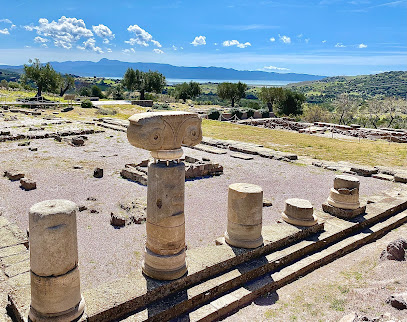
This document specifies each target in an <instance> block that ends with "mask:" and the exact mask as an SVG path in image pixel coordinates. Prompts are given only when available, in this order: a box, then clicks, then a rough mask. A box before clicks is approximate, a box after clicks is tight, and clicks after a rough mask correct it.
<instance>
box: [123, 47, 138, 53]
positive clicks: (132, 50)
mask: <svg viewBox="0 0 407 322" xmlns="http://www.w3.org/2000/svg"><path fill="white" fill-rule="evenodd" d="M122 52H123V53H125V54H130V53H133V54H135V53H136V51H135V50H134V48H130V49H124V50H122Z"/></svg>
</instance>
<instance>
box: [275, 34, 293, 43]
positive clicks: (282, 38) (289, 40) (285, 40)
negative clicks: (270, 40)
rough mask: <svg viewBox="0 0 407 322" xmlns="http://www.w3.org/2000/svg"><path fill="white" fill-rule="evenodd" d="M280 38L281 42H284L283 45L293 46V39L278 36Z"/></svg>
mask: <svg viewBox="0 0 407 322" xmlns="http://www.w3.org/2000/svg"><path fill="white" fill-rule="evenodd" d="M278 37H280V40H281V41H282V42H283V43H285V44H291V38H290V37H287V36H284V35H283V36H281V35H278Z"/></svg>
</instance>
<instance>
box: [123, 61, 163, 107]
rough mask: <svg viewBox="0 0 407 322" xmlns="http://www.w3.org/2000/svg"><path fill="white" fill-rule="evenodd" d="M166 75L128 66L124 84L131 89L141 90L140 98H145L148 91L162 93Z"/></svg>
mask: <svg viewBox="0 0 407 322" xmlns="http://www.w3.org/2000/svg"><path fill="white" fill-rule="evenodd" d="M165 84H166V82H165V76H164V75H163V74H161V73H159V72H153V71H151V70H150V71H148V72H142V71H140V70H138V69H136V70H134V69H133V68H128V69H127V71H126V73H125V74H124V76H123V85H124V86H125V87H126V88H127V89H128V90H129V91H134V90H137V91H139V92H140V99H141V100H144V99H145V93H146V92H154V93H160V92H162V90H163V89H164V86H165Z"/></svg>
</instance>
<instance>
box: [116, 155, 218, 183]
mask: <svg viewBox="0 0 407 322" xmlns="http://www.w3.org/2000/svg"><path fill="white" fill-rule="evenodd" d="M148 161H149V160H143V161H142V162H140V163H139V164H126V165H125V168H124V169H123V170H122V171H121V172H120V175H121V176H122V177H123V178H125V179H128V180H130V181H134V182H138V183H139V184H141V185H143V186H146V185H147V166H148ZM183 161H184V163H185V179H195V178H202V177H206V176H218V175H221V174H222V173H223V166H221V165H220V164H218V163H212V162H210V161H203V160H198V159H195V158H191V157H188V156H185V159H183Z"/></svg>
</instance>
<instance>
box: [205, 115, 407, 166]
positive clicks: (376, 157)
mask: <svg viewBox="0 0 407 322" xmlns="http://www.w3.org/2000/svg"><path fill="white" fill-rule="evenodd" d="M202 126H203V134H204V135H205V136H209V137H213V138H217V139H224V140H237V141H243V142H250V143H256V144H261V145H264V146H265V147H269V148H276V145H278V150H280V151H285V152H293V153H296V154H298V155H302V156H309V157H312V158H316V159H321V160H327V161H349V162H352V163H358V164H365V165H371V166H375V165H381V166H392V167H406V166H407V144H402V143H391V144H389V143H388V142H386V141H381V140H380V141H371V140H366V139H362V140H361V141H360V142H358V141H343V140H339V139H331V138H325V137H319V136H313V135H309V134H301V133H296V132H291V131H281V130H271V129H265V128H260V127H253V126H249V125H238V124H232V123H226V122H222V123H221V122H218V121H211V120H203V124H202Z"/></svg>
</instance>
